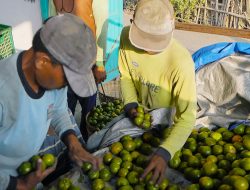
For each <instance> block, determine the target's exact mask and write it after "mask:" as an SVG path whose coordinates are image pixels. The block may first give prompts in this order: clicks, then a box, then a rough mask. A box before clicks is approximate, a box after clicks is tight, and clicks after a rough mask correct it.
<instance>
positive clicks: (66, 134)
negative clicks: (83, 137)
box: [61, 129, 76, 142]
mask: <svg viewBox="0 0 250 190" xmlns="http://www.w3.org/2000/svg"><path fill="white" fill-rule="evenodd" d="M69 134H73V135H75V136H76V132H75V130H74V129H69V130H67V131H65V132H63V134H62V135H61V140H62V141H63V142H64V139H65V137H66V136H68V135H69Z"/></svg>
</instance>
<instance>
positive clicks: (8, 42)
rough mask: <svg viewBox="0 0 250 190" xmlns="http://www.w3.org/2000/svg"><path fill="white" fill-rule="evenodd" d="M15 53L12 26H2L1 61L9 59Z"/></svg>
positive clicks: (0, 29)
mask: <svg viewBox="0 0 250 190" xmlns="http://www.w3.org/2000/svg"><path fill="white" fill-rule="evenodd" d="M13 53H15V47H14V42H13V38H12V29H11V27H10V26H7V25H3V24H0V60H1V59H4V58H7V57H9V56H10V55H12V54H13Z"/></svg>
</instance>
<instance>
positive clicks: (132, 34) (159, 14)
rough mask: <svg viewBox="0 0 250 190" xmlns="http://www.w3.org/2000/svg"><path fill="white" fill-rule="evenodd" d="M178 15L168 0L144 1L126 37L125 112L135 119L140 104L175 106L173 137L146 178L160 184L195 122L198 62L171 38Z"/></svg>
mask: <svg viewBox="0 0 250 190" xmlns="http://www.w3.org/2000/svg"><path fill="white" fill-rule="evenodd" d="M173 30H174V11H173V7H172V5H171V4H170V3H169V1H168V0H157V1H155V0H140V1H139V2H138V4H137V7H136V10H135V14H134V20H133V23H132V25H131V27H125V28H124V29H123V31H122V34H121V42H120V52H119V70H120V74H121V90H122V94H123V98H124V101H125V102H124V103H125V112H126V113H127V115H128V116H129V117H130V118H131V119H132V118H134V117H135V116H136V115H137V112H136V107H137V106H138V105H139V104H140V105H142V106H144V107H145V108H148V109H155V108H163V107H174V108H175V109H176V114H175V117H174V123H173V126H172V127H171V132H170V135H169V137H168V138H167V139H165V140H164V142H163V143H162V144H161V146H160V148H159V149H158V150H157V151H156V152H155V154H154V155H153V157H152V158H151V161H150V163H149V165H148V167H147V168H146V170H145V172H144V174H143V175H142V178H143V177H145V176H146V175H147V174H148V173H149V172H150V171H153V176H152V179H151V180H152V181H153V182H158V183H160V182H161V181H162V179H163V178H164V175H165V170H166V166H167V162H168V161H169V160H170V159H171V158H172V157H173V156H174V154H175V152H176V151H178V150H179V149H181V148H182V146H183V145H184V143H185V141H186V140H187V138H188V136H189V135H190V133H191V131H192V129H193V126H194V124H195V118H196V86H195V73H194V63H193V60H192V57H191V56H190V54H189V52H188V51H187V50H186V49H185V48H184V47H183V46H182V45H181V44H179V43H178V42H177V41H176V40H175V39H174V38H173V37H172V36H173Z"/></svg>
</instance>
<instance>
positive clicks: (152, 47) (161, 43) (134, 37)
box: [129, 23, 173, 52]
mask: <svg viewBox="0 0 250 190" xmlns="http://www.w3.org/2000/svg"><path fill="white" fill-rule="evenodd" d="M172 36H173V32H169V33H167V34H165V35H152V34H149V33H146V32H143V31H142V30H140V29H139V28H138V27H137V26H136V25H135V24H134V23H132V25H131V26H130V30H129V40H130V42H131V43H132V44H133V45H134V46H135V47H137V48H139V49H143V50H146V51H152V52H161V51H163V50H165V49H166V48H167V46H168V44H169V43H170V41H171V39H172Z"/></svg>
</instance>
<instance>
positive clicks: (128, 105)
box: [124, 102, 138, 114]
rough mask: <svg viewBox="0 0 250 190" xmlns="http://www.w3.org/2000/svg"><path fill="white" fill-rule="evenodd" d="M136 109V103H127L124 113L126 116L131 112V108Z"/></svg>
mask: <svg viewBox="0 0 250 190" xmlns="http://www.w3.org/2000/svg"><path fill="white" fill-rule="evenodd" d="M137 107H138V103H136V102H132V103H128V104H126V105H125V106H124V111H125V113H126V114H127V113H128V111H129V110H131V109H132V108H137Z"/></svg>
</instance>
